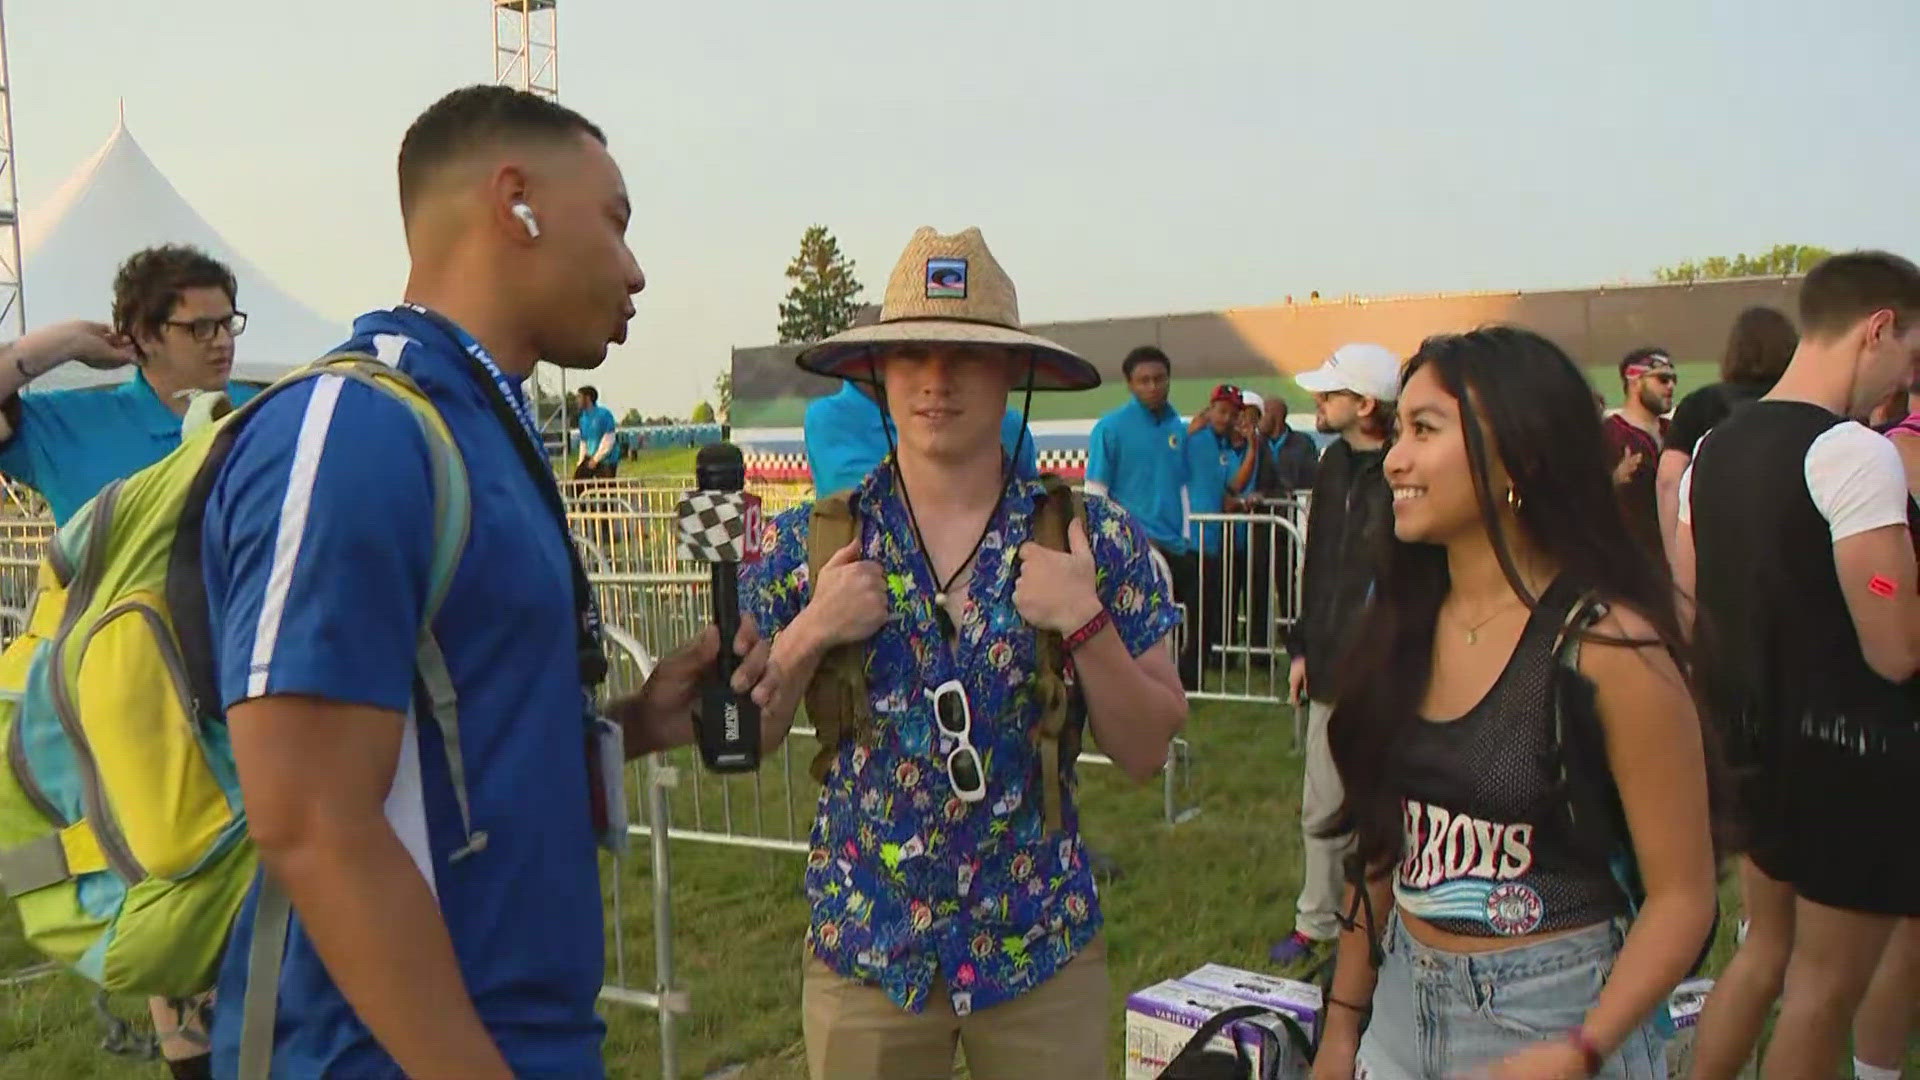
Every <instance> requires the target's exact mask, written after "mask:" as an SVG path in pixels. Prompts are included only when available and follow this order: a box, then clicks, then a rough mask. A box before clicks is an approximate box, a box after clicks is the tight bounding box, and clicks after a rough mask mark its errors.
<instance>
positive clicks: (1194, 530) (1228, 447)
mask: <svg viewBox="0 0 1920 1080" xmlns="http://www.w3.org/2000/svg"><path fill="white" fill-rule="evenodd" d="M1245 457H1246V451H1245V450H1244V449H1235V448H1234V445H1233V443H1232V442H1230V441H1229V440H1228V439H1227V437H1226V436H1225V435H1215V434H1214V433H1213V428H1211V427H1203V428H1201V429H1200V430H1199V431H1196V432H1194V433H1193V434H1192V435H1189V436H1187V506H1188V508H1189V509H1191V510H1192V511H1193V512H1194V513H1196V514H1218V513H1220V512H1221V511H1223V510H1224V509H1226V505H1227V485H1228V484H1229V483H1231V482H1232V481H1233V474H1234V473H1236V472H1239V471H1240V462H1241V461H1242V460H1244V459H1245ZM1189 532H1190V533H1191V539H1192V540H1193V541H1194V543H1196V544H1197V545H1198V546H1199V547H1200V549H1201V550H1202V551H1205V552H1206V553H1207V554H1209V555H1218V554H1220V548H1221V526H1219V525H1217V524H1205V523H1201V522H1195V523H1193V524H1192V525H1191V526H1190V527H1189Z"/></svg>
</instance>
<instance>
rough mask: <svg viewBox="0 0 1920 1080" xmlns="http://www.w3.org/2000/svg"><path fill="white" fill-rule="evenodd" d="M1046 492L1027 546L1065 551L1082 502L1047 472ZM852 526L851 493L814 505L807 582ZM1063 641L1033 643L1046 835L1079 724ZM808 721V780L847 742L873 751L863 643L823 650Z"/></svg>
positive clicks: (1046, 638) (822, 777)
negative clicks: (814, 745)
mask: <svg viewBox="0 0 1920 1080" xmlns="http://www.w3.org/2000/svg"><path fill="white" fill-rule="evenodd" d="M1040 480H1041V483H1042V484H1043V485H1044V486H1045V488H1046V492H1045V494H1044V496H1043V497H1042V498H1041V500H1040V501H1039V503H1038V504H1037V505H1036V506H1035V508H1034V522H1033V541H1034V542H1035V543H1037V544H1041V545H1043V546H1045V547H1049V548H1052V549H1053V550H1055V551H1065V550H1067V526H1068V523H1069V522H1070V521H1072V520H1073V519H1075V518H1078V519H1079V520H1080V524H1081V527H1082V528H1084V527H1085V526H1086V503H1085V501H1084V500H1083V499H1082V498H1081V496H1080V493H1079V492H1077V491H1074V490H1073V489H1072V488H1071V487H1069V486H1067V482H1066V481H1065V480H1063V479H1061V478H1060V477H1058V476H1055V475H1053V474H1051V473H1048V474H1045V475H1043V476H1041V477H1040ZM858 531H859V523H858V522H856V521H855V520H854V516H853V509H852V495H851V493H850V492H839V493H836V494H833V495H828V496H826V497H824V498H820V499H816V500H815V501H814V504H813V511H812V514H811V515H810V516H809V518H808V522H807V575H808V576H807V581H808V583H809V585H811V583H812V582H814V581H816V580H818V577H819V574H820V568H821V567H822V566H824V565H826V562H827V560H828V559H830V558H832V557H833V553H834V552H836V551H838V550H840V549H841V548H843V547H845V546H847V544H848V543H849V542H850V541H852V540H853V538H854V537H855V536H856V535H857V534H858ZM1066 656H1067V654H1066V643H1065V642H1064V641H1063V640H1062V639H1061V636H1060V635H1059V634H1056V633H1053V632H1051V631H1046V630H1042V631H1040V632H1039V633H1038V634H1037V635H1036V638H1035V641H1034V659H1035V660H1036V667H1037V668H1038V671H1037V672H1036V674H1035V677H1034V684H1033V692H1034V694H1035V696H1036V697H1037V698H1038V700H1039V703H1040V721H1039V723H1037V724H1035V725H1034V729H1033V733H1032V736H1031V737H1032V739H1033V742H1034V745H1035V747H1036V748H1037V749H1038V750H1039V753H1040V775H1041V779H1042V783H1043V784H1044V785H1045V786H1046V791H1045V793H1044V794H1043V795H1042V798H1041V802H1042V804H1043V806H1044V808H1045V813H1046V823H1047V831H1048V832H1058V831H1060V827H1061V807H1062V806H1063V805H1065V800H1066V778H1065V776H1064V774H1063V773H1062V772H1061V762H1062V761H1073V760H1074V759H1076V758H1078V757H1079V756H1080V739H1081V735H1082V733H1083V729H1084V727H1085V725H1084V723H1078V724H1069V723H1068V719H1069V715H1070V707H1071V704H1072V703H1071V700H1070V694H1069V692H1068V689H1067V681H1066ZM805 701H806V704H807V717H808V719H810V720H811V721H812V722H813V730H814V733H815V735H816V737H817V738H818V739H819V741H820V748H819V750H818V751H817V752H816V753H815V754H814V756H813V765H812V767H811V770H810V771H811V772H812V773H813V778H814V779H815V780H818V781H820V782H822V783H825V782H826V779H827V772H828V770H829V769H831V768H832V767H833V760H834V758H835V757H836V756H837V755H838V754H839V751H840V747H841V746H843V745H845V744H847V743H849V742H854V743H859V744H861V745H864V746H871V745H873V712H872V703H871V701H870V700H869V698H868V696H867V645H866V643H865V642H857V643H854V644H852V645H840V646H836V647H835V648H833V649H831V650H829V651H828V652H827V655H826V656H824V657H822V658H821V660H820V666H819V667H818V668H816V669H815V670H814V673H813V681H812V682H810V683H808V684H807V693H806V698H805Z"/></svg>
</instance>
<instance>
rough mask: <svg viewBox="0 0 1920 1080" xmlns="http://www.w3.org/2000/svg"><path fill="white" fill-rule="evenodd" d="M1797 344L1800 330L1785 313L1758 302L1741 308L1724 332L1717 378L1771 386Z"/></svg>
mask: <svg viewBox="0 0 1920 1080" xmlns="http://www.w3.org/2000/svg"><path fill="white" fill-rule="evenodd" d="M1799 347H1800V333H1799V331H1797V330H1795V329H1794V328H1793V320H1792V319H1789V318H1787V316H1786V315H1785V313H1783V312H1781V311H1779V310H1778V309H1775V308H1770V307H1767V306H1765V305H1762V304H1756V305H1754V306H1753V307H1750V308H1747V309H1746V310H1745V311H1742V312H1741V313H1740V314H1739V316H1738V317H1736V318H1735V319H1734V320H1733V329H1732V330H1731V331H1729V332H1728V333H1727V351H1726V353H1725V354H1724V355H1723V356H1721V357H1720V381H1721V382H1731V383H1758V384H1761V385H1764V386H1769V387H1770V386H1772V385H1773V384H1774V383H1776V382H1779V381H1780V376H1781V375H1782V374H1783V373H1785V372H1786V370H1787V362H1788V361H1790V360H1792V359H1793V350H1795V349H1797V348H1799Z"/></svg>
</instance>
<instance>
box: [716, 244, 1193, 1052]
mask: <svg viewBox="0 0 1920 1080" xmlns="http://www.w3.org/2000/svg"><path fill="white" fill-rule="evenodd" d="M799 363H800V366H801V367H803V368H805V369H807V370H809V371H812V372H814V373H816V374H820V375H826V376H829V377H834V378H843V379H858V380H863V381H866V382H868V383H870V384H873V385H874V387H875V390H876V396H877V398H878V399H879V401H880V402H881V403H882V405H883V407H884V408H886V410H887V411H888V414H889V415H890V416H891V417H892V418H893V425H892V428H891V429H890V431H897V433H898V434H897V442H896V443H895V445H894V448H893V450H892V452H891V453H889V454H888V455H887V456H886V458H885V459H884V460H882V461H881V462H880V463H879V465H878V466H877V467H875V468H873V469H872V470H870V471H869V472H868V473H867V474H866V476H865V478H864V479H863V480H861V482H860V484H859V485H858V486H857V487H856V488H855V489H854V491H853V494H852V495H851V497H850V498H846V499H844V500H843V499H838V498H836V499H833V500H823V505H825V506H835V507H843V508H844V509H845V510H846V511H848V513H849V515H850V516H851V518H852V520H851V522H847V521H846V520H845V519H844V518H831V519H830V518H829V517H827V516H825V515H824V513H823V512H821V511H817V510H816V507H815V506H814V505H813V504H808V505H803V506H800V507H796V508H794V509H792V510H789V511H787V512H785V513H783V514H781V515H779V516H778V517H776V518H775V519H774V520H773V521H772V522H770V523H769V525H768V528H767V530H766V534H765V540H764V541H763V544H762V556H761V558H760V560H759V561H758V562H756V563H749V564H744V565H743V566H742V573H741V587H740V597H741V607H742V610H743V612H744V613H745V614H747V615H750V616H751V617H752V619H753V621H754V622H755V624H756V625H758V626H760V627H764V628H766V629H767V631H768V632H769V633H771V634H772V635H773V652H772V657H771V662H772V664H773V666H774V667H775V668H776V669H778V670H779V671H780V673H781V684H780V685H781V689H780V691H779V692H778V694H777V696H776V698H775V700H774V702H773V704H772V705H770V706H769V707H768V710H767V712H768V714H769V716H770V717H771V723H772V725H773V726H774V727H775V728H776V729H779V730H784V724H785V723H786V722H788V721H790V720H791V718H792V715H793V711H794V708H795V706H796V705H797V704H798V702H799V701H800V699H801V697H802V695H804V696H805V699H806V701H807V712H808V715H809V717H810V718H811V719H812V720H813V722H814V724H815V727H816V729H818V730H821V731H826V730H829V729H830V728H833V729H836V730H837V737H835V738H833V739H831V740H830V741H828V742H826V743H825V744H824V745H822V746H821V747H820V748H819V750H818V753H819V755H820V756H819V757H818V758H817V759H816V761H817V765H816V775H820V774H821V773H824V783H825V786H824V789H823V791H822V793H821V796H820V803H819V813H818V815H817V817H816V819H815V821H814V824H813V828H812V831H811V837H810V842H809V851H808V855H807V869H806V889H807V896H808V899H809V901H810V903H811V906H812V912H811V917H810V919H809V925H808V931H807V935H806V949H805V973H804V977H803V980H802V987H803V988H802V1003H801V1013H802V1027H803V1031H804V1036H805V1042H806V1050H807V1061H808V1068H809V1072H810V1074H811V1076H812V1077H813V1078H814V1080H827V1078H838V1077H856V1076H857V1077H870V1076H871V1077H896V1076H899V1077H906V1076H911V1077H941V1076H949V1075H951V1073H952V1070H953V1064H954V1054H955V1049H956V1047H961V1048H964V1051H965V1054H966V1059H967V1067H968V1069H969V1071H970V1073H971V1075H972V1076H973V1077H974V1080H1014V1078H1020V1080H1025V1078H1028V1077H1035V1076H1044V1077H1061V1078H1066V1077H1092V1076H1106V1075H1108V1071H1107V1064H1106V1062H1107V1055H1108V1053H1109V1051H1110V1049H1111V1046H1112V1041H1113V1040H1112V1038H1111V1016H1110V1009H1109V1007H1108V1006H1109V1000H1110V995H1109V982H1108V975H1107V963H1106V946H1105V938H1104V935H1103V934H1102V927H1103V916H1102V912H1101V907H1100V903H1101V901H1100V897H1099V895H1098V893H1097V891H1096V889H1095V886H1094V875H1093V871H1092V868H1091V866H1090V861H1089V857H1088V852H1087V847H1086V844H1085V842H1084V840H1083V838H1082V835H1081V820H1080V815H1079V811H1078V807H1077V806H1076V805H1075V800H1074V798H1073V791H1074V786H1075V785H1074V776H1075V773H1074V762H1073V758H1074V754H1073V747H1074V746H1075V745H1076V743H1077V735H1078V734H1079V732H1081V731H1082V730H1086V731H1090V732H1091V733H1092V735H1093V737H1094V739H1095V741H1097V742H1098V744H1099V747H1100V749H1101V750H1102V751H1103V752H1104V753H1105V754H1106V755H1107V756H1108V757H1110V758H1112V759H1113V761H1114V763H1115V764H1116V765H1118V766H1119V768H1120V770H1121V771H1122V772H1123V773H1124V774H1125V775H1127V776H1128V777H1129V778H1130V779H1132V780H1134V781H1135V782H1144V781H1145V780H1146V779H1148V778H1150V777H1152V776H1153V775H1155V774H1156V773H1157V772H1158V771H1159V769H1160V767H1161V766H1162V764H1163V763H1164V762H1165V760H1166V752H1167V745H1168V742H1169V740H1170V739H1171V738H1172V737H1173V735H1174V734H1175V733H1176V732H1177V731H1178V730H1179V729H1180V728H1181V726H1182V725H1183V724H1184V723H1185V721H1186V715H1187V707H1186V697H1185V694H1184V693H1183V692H1182V690H1181V687H1180V677H1179V671H1178V668H1177V665H1176V663H1175V659H1174V656H1173V650H1172V646H1171V643H1170V642H1169V641H1168V635H1169V634H1170V633H1171V632H1172V630H1173V628H1174V626H1175V625H1176V623H1177V622H1178V619H1179V616H1178V612H1177V608H1176V607H1175V605H1174V603H1173V600H1172V596H1171V595H1170V590H1169V588H1168V586H1167V585H1166V584H1165V582H1164V579H1163V578H1162V577H1161V576H1160V574H1159V572H1158V571H1157V570H1156V569H1155V566H1154V562H1153V554H1152V548H1151V546H1150V544H1149V541H1148V538H1147V534H1146V532H1145V531H1144V530H1143V529H1142V528H1141V527H1140V525H1139V523H1138V522H1137V521H1135V520H1134V518H1133V517H1132V516H1130V515H1129V514H1128V513H1127V512H1126V511H1125V510H1124V509H1122V508H1121V507H1120V506H1119V505H1118V504H1116V503H1114V502H1112V501H1110V500H1109V499H1107V498H1106V497H1105V496H1102V495H1088V496H1086V497H1085V498H1084V500H1083V505H1084V512H1083V513H1081V514H1076V515H1074V516H1072V517H1071V518H1070V519H1068V521H1067V523H1066V524H1065V525H1064V526H1062V527H1061V529H1062V531H1063V532H1064V533H1065V535H1066V540H1065V550H1059V549H1058V548H1057V547H1056V546H1052V545H1050V544H1047V543H1041V542H1036V538H1038V537H1042V536H1045V535H1049V534H1048V533H1047V532H1045V531H1043V530H1044V529H1046V528H1048V527H1050V526H1057V525H1058V523H1059V522H1060V521H1061V520H1062V519H1061V517H1060V514H1061V509H1062V504H1061V503H1059V502H1053V501H1050V500H1053V499H1066V500H1068V502H1067V503H1066V504H1065V505H1066V507H1068V508H1070V507H1071V505H1072V500H1071V499H1070V498H1069V496H1070V495H1071V493H1070V492H1068V491H1066V490H1064V489H1060V488H1058V487H1055V488H1053V489H1051V490H1050V488H1049V486H1048V483H1047V482H1046V481H1045V480H1044V479H1036V480H1027V479H1022V478H1021V477H1019V476H1018V475H1017V469H1018V463H1017V460H1016V459H1014V458H1012V457H1011V456H1010V455H1008V454H1007V453H1006V451H1005V450H1004V449H1003V447H1002V445H1001V443H1000V440H999V438H998V432H999V429H1000V424H1001V422H1002V417H1003V415H1004V414H1005V412H1006V408H1007V404H1008V399H1009V395H1010V393H1012V392H1014V391H1016V390H1018V391H1022V392H1023V393H1025V394H1026V395H1027V398H1026V400H1027V401H1028V402H1029V403H1030V402H1031V393H1032V391H1034V390H1081V389H1088V388H1091V387H1093V386H1096V385H1098V384H1099V381H1100V375H1099V372H1097V371H1096V370H1095V369H1094V368H1093V366H1092V365H1091V364H1089V363H1088V362H1087V361H1085V360H1083V359H1081V358H1080V357H1078V356H1075V355H1074V354H1072V353H1070V352H1068V351H1067V350H1065V349H1063V348H1061V347H1060V346H1058V345H1056V344H1054V343H1052V342H1049V341H1046V340H1045V339H1042V338H1039V337H1036V336H1034V335H1031V334H1028V333H1026V332H1025V331H1023V330H1021V329H1020V324H1019V314H1018V307H1017V304H1016V301H1015V296H1014V289H1013V283H1012V281H1011V280H1009V279H1008V277H1007V275H1006V273H1005V271H1004V270H1002V269H1001V267H1000V266H999V264H998V263H997V262H996V261H995V260H994V258H993V256H992V254H991V253H990V252H989V251H988V249H987V247H986V242H985V240H984V239H983V238H982V237H981V235H980V232H979V230H977V229H968V230H966V231H964V232H962V233H959V234H957V235H952V236H941V235H938V234H937V233H935V232H934V230H932V229H922V230H920V231H919V232H918V233H916V234H915V236H914V237H913V240H912V241H911V243H910V244H909V245H908V247H907V249H906V251H905V253H904V254H903V255H902V257H901V259H900V261H899V263H898V264H897V265H896V266H895V268H894V270H893V272H892V274H891V277H890V280H889V282H888V285H887V290H886V295H885V302H884V303H883V305H882V308H881V313H880V319H879V321H878V322H876V323H874V324H872V325H869V326H864V327H858V328H855V329H852V330H849V331H847V332H845V333H843V334H840V335H836V336H835V337H832V338H829V339H827V340H826V341H823V342H820V343H819V344H817V345H815V346H813V347H811V348H809V349H808V350H807V351H806V352H804V353H802V354H801V355H800V357H799ZM1023 411H1024V409H1023ZM889 437H890V438H891V437H893V436H892V435H891V434H890V435H889ZM836 513H837V511H836ZM1050 515H1051V516H1050ZM830 520H833V521H839V522H840V523H841V526H842V527H843V528H844V529H845V531H846V535H847V536H849V537H850V539H848V540H846V541H845V542H842V541H840V539H839V534H838V533H836V534H834V535H832V536H822V537H816V536H815V535H814V530H815V529H816V528H817V527H818V528H821V529H822V530H823V531H824V528H825V527H826V523H828V522H829V521H830ZM829 544H831V545H832V546H833V547H835V548H837V550H835V551H833V553H832V555H831V557H830V558H825V559H822V558H820V556H821V554H822V551H821V550H819V549H825V548H827V546H828V545H829ZM1043 656H1052V657H1061V658H1064V659H1062V660H1060V661H1058V664H1059V666H1056V665H1055V663H1043V661H1042V659H1041V658H1042V657H1043ZM1069 668H1070V670H1071V672H1072V678H1071V683H1070V684H1069V683H1068V681H1067V677H1066V675H1065V672H1066V670H1068V669H1069ZM816 676H818V679H816ZM843 680H847V681H851V683H852V687H851V688H850V689H844V690H843V687H845V685H846V684H845V682H843ZM816 682H817V683H818V684H819V685H814V684H816ZM823 690H826V691H835V692H837V696H835V697H834V698H833V700H834V701H835V702H837V703H839V704H842V705H843V706H845V707H844V708H841V709H839V710H837V711H832V712H830V711H829V710H826V709H821V708H817V705H819V704H821V703H822V700H823V695H822V694H821V693H820V692H821V691H823ZM1056 691H1057V692H1059V693H1060V694H1062V695H1071V696H1078V697H1079V698H1080V699H1081V700H1083V701H1084V712H1083V713H1082V712H1081V711H1079V710H1076V709H1071V708H1069V709H1067V711H1066V712H1065V713H1064V716H1065V724H1066V725H1068V726H1067V727H1066V728H1065V729H1064V731H1062V732H1060V735H1061V737H1060V738H1058V739H1049V738H1048V737H1047V734H1046V722H1047V720H1048V719H1049V718H1050V717H1051V718H1054V719H1058V718H1059V717H1060V716H1062V715H1063V714H1062V713H1060V712H1057V711H1054V710H1057V709H1058V708H1059V707H1060V706H1059V702H1060V699H1059V698H1056V697H1053V696H1052V695H1053V693H1054V692H1056ZM766 722H767V721H764V720H763V725H764V724H765V723H766ZM1070 736H1071V737H1070Z"/></svg>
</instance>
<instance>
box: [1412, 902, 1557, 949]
mask: <svg viewBox="0 0 1920 1080" xmlns="http://www.w3.org/2000/svg"><path fill="white" fill-rule="evenodd" d="M1394 910H1395V911H1397V912H1398V913H1399V915H1400V921H1401V922H1402V923H1404V924H1406V927H1407V933H1408V935H1410V936H1411V937H1412V938H1413V940H1415V941H1417V942H1419V943H1420V944H1422V945H1425V946H1426V947H1427V948H1429V949H1438V950H1440V951H1441V952H1450V953H1491V952H1504V951H1506V950H1508V949H1518V948H1522V947H1524V946H1527V945H1537V944H1539V943H1540V942H1542V941H1552V940H1553V939H1554V938H1559V937H1566V936H1567V935H1568V934H1577V933H1579V932H1580V931H1582V930H1585V929H1587V928H1586V927H1584V926H1573V927H1568V928H1567V929H1564V930H1549V931H1547V932H1546V933H1543V934H1526V935H1522V936H1519V937H1476V936H1474V935H1471V934H1455V933H1452V932H1450V931H1446V930H1442V929H1440V928H1439V927H1437V926H1435V925H1433V924H1432V923H1430V922H1428V921H1426V920H1425V919H1422V918H1420V917H1419V916H1418V915H1412V914H1409V913H1408V912H1407V909H1406V908H1402V907H1396V908H1395V909H1394Z"/></svg>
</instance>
